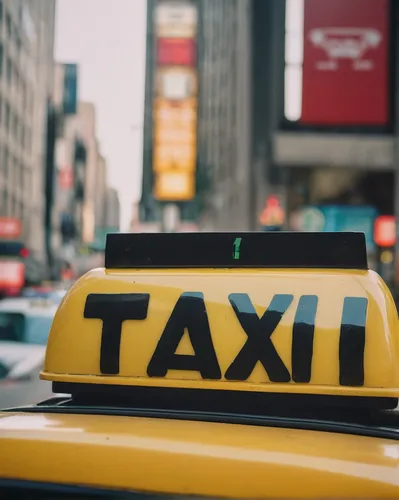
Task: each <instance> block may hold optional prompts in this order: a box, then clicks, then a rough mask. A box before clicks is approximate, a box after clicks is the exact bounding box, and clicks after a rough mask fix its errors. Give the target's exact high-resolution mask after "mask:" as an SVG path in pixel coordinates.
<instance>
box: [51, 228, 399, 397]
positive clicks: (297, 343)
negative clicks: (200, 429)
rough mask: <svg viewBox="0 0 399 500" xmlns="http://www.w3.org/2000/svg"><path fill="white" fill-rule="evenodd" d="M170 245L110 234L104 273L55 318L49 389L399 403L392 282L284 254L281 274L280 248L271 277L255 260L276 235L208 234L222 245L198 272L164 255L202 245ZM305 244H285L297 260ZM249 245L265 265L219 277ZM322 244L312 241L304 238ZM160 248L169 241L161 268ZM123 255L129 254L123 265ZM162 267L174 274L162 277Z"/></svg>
mask: <svg viewBox="0 0 399 500" xmlns="http://www.w3.org/2000/svg"><path fill="white" fill-rule="evenodd" d="M143 236H144V238H143ZM151 236H157V238H154V239H153V240H152V241H153V242H155V241H157V245H156V248H155V249H154V248H152V249H151V248H148V255H150V256H151V259H152V260H151V261H150V262H149V261H148V259H147V262H145V260H144V258H145V248H147V247H149V246H150V243H151V238H148V237H151ZM174 236H175V238H172V237H170V235H148V234H146V235H118V236H116V235H112V236H109V239H108V246H107V251H108V252H109V254H108V261H107V266H108V269H95V270H93V271H91V272H89V273H87V274H86V275H85V276H84V277H82V278H81V279H80V280H78V281H77V282H76V283H75V284H74V285H73V286H72V288H71V289H70V290H69V291H68V292H67V294H66V296H65V298H64V301H63V302H62V304H61V305H60V307H59V309H58V312H57V314H56V316H55V318H54V321H53V326H52V329H51V332H50V336H49V341H48V345H47V352H46V360H45V366H44V370H43V372H42V378H43V379H45V380H50V381H53V382H56V383H59V384H60V383H61V384H68V390H59V391H58V392H72V390H73V389H71V390H69V389H70V388H71V387H72V388H73V387H78V386H79V385H81V386H82V384H83V385H88V386H89V387H93V385H94V386H97V387H98V386H108V387H115V389H116V387H118V388H120V387H128V386H130V387H142V388H143V387H144V388H145V387H147V388H149V387H153V388H165V389H167V388H177V389H183V390H186V389H200V390H211V391H215V390H219V391H233V392H237V391H238V392H241V393H243V392H248V393H263V394H265V393H273V394H283V395H319V396H320V395H322V396H323V395H324V396H353V397H355V398H358V399H359V400H360V399H363V398H369V400H371V399H376V400H378V401H380V402H381V405H382V402H383V400H386V399H387V398H388V399H389V400H390V401H392V400H394V401H397V399H398V397H399V339H398V317H397V311H396V307H395V304H394V301H393V299H392V296H391V294H390V292H389V290H388V288H387V287H386V285H385V283H384V282H383V281H382V280H381V278H380V277H379V276H378V275H377V274H376V273H374V272H373V271H369V270H367V269H364V267H365V262H364V260H363V258H360V259H359V260H358V261H357V262H356V259H354V258H352V260H351V261H349V260H348V261H347V267H346V268H345V266H344V264H342V262H338V261H337V260H336V261H335V264H336V267H337V268H336V269H333V267H334V266H332V261H330V262H329V265H327V262H325V268H327V267H329V268H328V269H322V267H323V266H322V265H321V263H322V259H321V257H319V260H318V261H317V268H316V269H314V268H312V267H313V266H310V264H308V267H301V266H299V264H298V267H301V268H299V269H295V268H294V266H293V265H290V266H288V260H287V257H288V251H286V252H285V257H284V258H285V259H286V261H287V268H286V269H283V265H282V263H281V262H282V260H280V265H278V263H277V257H278V254H277V251H276V249H274V250H270V252H269V253H268V254H267V255H272V256H274V257H273V258H274V261H273V263H274V268H268V267H267V261H266V258H265V257H263V258H264V261H263V265H262V262H261V260H260V258H261V257H262V256H263V254H264V252H263V251H267V249H268V248H271V247H272V244H270V246H269V247H268V246H267V245H266V244H265V242H269V243H270V242H272V241H273V240H274V242H276V241H277V239H276V235H274V234H273V235H272V237H270V235H268V234H267V233H257V234H256V235H255V234H251V233H247V234H246V233H240V234H238V235H232V234H229V233H223V234H215V235H209V234H206V235H205V239H204V241H207V239H208V240H211V239H212V238H214V242H215V246H216V247H217V248H216V250H215V253H214V254H213V255H212V256H211V258H210V261H211V262H212V265H210V264H209V265H208V267H207V268H204V267H202V266H201V268H195V267H196V266H195V265H194V256H193V255H191V258H189V257H186V259H185V261H184V267H185V268H184V269H182V268H177V264H178V262H177V261H176V259H175V256H173V255H171V256H169V257H168V255H169V254H168V252H169V251H171V250H172V246H171V245H172V244H171V242H172V241H175V242H176V241H179V242H181V243H184V242H185V241H188V242H190V244H191V243H193V242H196V243H198V242H200V240H201V238H200V237H199V235H195V236H197V238H193V235H192V234H189V233H187V234H184V235H174ZM297 236H298V238H297V240H298V241H302V243H299V244H298V245H296V244H295V240H296V237H297ZM302 236H303V235H295V234H289V235H288V237H287V240H286V242H287V241H290V250H291V251H292V252H293V253H294V252H296V251H297V249H298V248H300V245H301V244H302V245H304V243H303V241H304V240H303V239H301V237H302ZM319 236H320V238H321V239H323V240H324V243H326V242H327V241H328V238H330V241H331V242H332V243H331V246H332V247H333V246H334V242H335V245H336V248H338V246H339V245H338V242H339V240H340V239H341V242H343V241H346V242H349V243H347V245H348V247H350V248H356V247H359V248H360V249H361V248H363V247H362V245H361V244H360V243H361V242H362V241H363V238H362V237H361V236H359V235H357V234H349V235H348V234H344V235H343V234H338V235H331V234H330V235H327V236H328V238H327V237H326V235H325V234H324V233H322V234H320V235H319ZM163 238H165V239H164V240H163ZM246 238H247V239H248V240H250V241H252V242H258V243H259V246H260V248H261V249H262V252H261V251H259V247H257V248H258V250H257V251H258V253H257V254H256V253H254V254H252V255H254V256H255V257H256V256H257V257H258V261H257V264H258V267H256V268H252V267H251V268H250V267H249V264H250V262H249V260H247V261H246V262H244V265H243V266H242V268H240V267H239V264H236V266H235V267H234V266H230V265H229V263H228V264H227V265H226V264H225V268H224V269H222V268H221V267H222V256H221V255H222V254H221V253H218V252H219V249H220V248H221V247H222V246H223V241H227V242H228V243H229V244H231V243H232V242H233V245H230V253H231V254H232V255H233V252H236V251H237V248H236V247H237V245H236V247H234V241H235V239H241V242H242V241H245V239H246ZM251 238H252V240H251ZM316 239H317V238H316V235H315V234H313V235H311V236H310V237H309V238H308V239H307V241H308V242H310V241H316ZM144 240H145V241H144ZM128 241H130V242H131V243H130V246H128V245H127V242H128ZM143 241H144V243H143ZM162 241H165V242H166V241H168V242H169V243H166V247H165V246H164V247H163V250H164V251H165V250H167V253H166V257H165V260H164V262H163V265H162V261H161V257H162V251H161V250H162V248H161V246H162V243H161V242H162ZM279 241H280V242H281V241H282V240H281V239H280V240H279ZM117 242H120V243H121V244H120V245H119V250H118V248H117ZM123 242H125V244H122V243H123ZM241 244H242V243H241ZM140 245H142V246H140ZM168 245H169V246H168ZM207 245H208V248H210V246H209V243H208V244H204V247H205V248H204V250H206V248H207ZM225 246H226V248H227V247H228V245H227V243H226V244H225ZM184 248H185V251H186V252H189V251H190V248H192V247H191V246H190V245H185V246H184ZM193 248H195V251H197V250H196V249H197V247H193ZM243 248H244V245H243ZM318 248H319V250H320V246H319V247H318ZM240 250H241V248H239V249H238V251H240ZM118 252H121V254H122V255H123V254H127V256H126V255H125V258H124V261H123V266H120V268H118V266H117V264H118V263H117V262H116V256H117V253H118ZM273 252H274V253H273ZM176 253H177V254H178V255H181V252H180V251H179V250H177V249H176ZM360 253H361V254H362V252H360ZM327 254H328V252H327ZM198 255H199V257H198V261H199V262H200V263H201V264H204V263H205V260H204V259H203V257H201V254H200V253H198ZM246 255H247V256H246V259H249V255H250V253H248V254H246ZM342 255H348V258H349V254H345V253H343V254H342V253H341V256H342ZM255 257H254V258H255ZM121 259H122V257H121ZM231 259H232V260H235V259H233V258H231ZM226 260H228V258H226ZM237 260H238V261H239V260H240V259H237ZM174 261H175V262H176V268H173V267H174V266H173V262H174ZM291 262H294V260H292V261H291ZM307 262H308V261H307ZM190 263H191V264H192V265H191V266H190V267H189V264H190ZM297 263H299V260H298V261H297ZM349 263H350V264H351V265H349ZM166 264H168V266H169V268H162V267H166ZM247 264H248V267H246V266H247ZM128 265H129V266H131V267H132V268H128ZM218 266H220V268H218ZM377 404H378V403H377ZM385 404H386V403H384V405H385Z"/></svg>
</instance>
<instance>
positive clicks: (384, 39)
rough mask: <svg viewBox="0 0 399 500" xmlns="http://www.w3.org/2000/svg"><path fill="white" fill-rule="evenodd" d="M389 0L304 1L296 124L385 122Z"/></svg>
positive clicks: (387, 88)
mask: <svg viewBox="0 0 399 500" xmlns="http://www.w3.org/2000/svg"><path fill="white" fill-rule="evenodd" d="M388 47H389V2H388V0H305V12H304V57H303V91H302V117H301V120H300V121H301V122H302V123H304V124H311V125H386V124H387V123H388V121H389V101H388V96H389V54H388Z"/></svg>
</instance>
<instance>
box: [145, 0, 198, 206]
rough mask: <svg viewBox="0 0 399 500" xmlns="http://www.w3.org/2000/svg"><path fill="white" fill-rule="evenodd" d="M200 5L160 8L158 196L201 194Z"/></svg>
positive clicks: (166, 1) (165, 1)
mask: <svg viewBox="0 0 399 500" xmlns="http://www.w3.org/2000/svg"><path fill="white" fill-rule="evenodd" d="M197 16H198V13H197V7H196V6H195V5H194V4H193V3H191V2H190V1H182V2H173V1H170V0H160V1H159V2H158V5H157V7H156V10H155V16H154V23H155V36H156V44H155V46H156V58H155V61H156V63H155V64H156V70H155V88H154V98H153V124H154V134H153V171H154V179H155V180H154V197H155V198H156V199H157V200H160V201H169V202H176V201H189V200H192V199H193V198H194V197H195V170H196V157H197V106H198V101H197V95H198V88H197V87H198V75H197Z"/></svg>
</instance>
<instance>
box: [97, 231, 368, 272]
mask: <svg viewBox="0 0 399 500" xmlns="http://www.w3.org/2000/svg"><path fill="white" fill-rule="evenodd" d="M105 267H106V268H107V269H132V268H136V269H137V268H138V269H140V268H146V269H147V268H174V269H176V268H190V267H191V268H234V267H238V268H240V267H241V268H243V267H245V268H264V267H267V268H290V267H291V268H330V269H331V268H332V269H334V268H336V269H368V264H367V251H366V240H365V236H364V233H355V232H354V233H310V232H309V233H293V232H254V233H250V232H248V233H245V232H244V233H170V234H160V233H158V234H151V233H145V234H144V233H143V234H120V233H119V234H108V235H107V243H106V249H105Z"/></svg>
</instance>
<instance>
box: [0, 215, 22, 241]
mask: <svg viewBox="0 0 399 500" xmlns="http://www.w3.org/2000/svg"><path fill="white" fill-rule="evenodd" d="M21 235H22V223H21V221H20V220H19V219H15V218H12V217H0V239H10V240H16V239H18V238H20V237H21Z"/></svg>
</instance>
